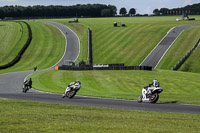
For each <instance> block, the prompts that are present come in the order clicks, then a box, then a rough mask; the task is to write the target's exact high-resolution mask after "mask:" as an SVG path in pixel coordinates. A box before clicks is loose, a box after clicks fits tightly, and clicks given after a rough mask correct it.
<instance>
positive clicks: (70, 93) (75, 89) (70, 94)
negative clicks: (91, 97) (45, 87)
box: [62, 85, 80, 98]
mask: <svg viewBox="0 0 200 133" xmlns="http://www.w3.org/2000/svg"><path fill="white" fill-rule="evenodd" d="M79 89H80V88H78V87H77V86H75V85H72V86H71V85H69V86H68V87H67V88H66V91H65V94H63V95H62V98H64V97H68V98H73V97H74V96H75V95H76V93H77V92H78V91H79Z"/></svg>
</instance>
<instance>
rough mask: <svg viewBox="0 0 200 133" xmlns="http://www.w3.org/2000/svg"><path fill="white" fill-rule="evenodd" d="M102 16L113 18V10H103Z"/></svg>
mask: <svg viewBox="0 0 200 133" xmlns="http://www.w3.org/2000/svg"><path fill="white" fill-rule="evenodd" d="M101 16H102V17H111V16H112V14H111V10H110V9H103V10H101Z"/></svg>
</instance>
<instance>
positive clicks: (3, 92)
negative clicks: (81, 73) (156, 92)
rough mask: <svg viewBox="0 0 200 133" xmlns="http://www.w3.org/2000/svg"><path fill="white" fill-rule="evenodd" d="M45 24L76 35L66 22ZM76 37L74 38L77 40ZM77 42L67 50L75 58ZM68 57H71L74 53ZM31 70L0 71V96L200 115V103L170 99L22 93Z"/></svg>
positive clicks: (66, 57) (72, 43)
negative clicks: (151, 100)
mask: <svg viewBox="0 0 200 133" xmlns="http://www.w3.org/2000/svg"><path fill="white" fill-rule="evenodd" d="M46 23H49V24H52V25H54V26H55V27H57V28H60V31H61V32H62V33H63V35H65V37H66V38H67V36H68V37H69V38H71V37H72V38H73V37H75V36H76V35H75V34H74V32H70V31H71V30H70V29H69V28H67V27H66V26H63V25H62V26H61V25H60V24H56V23H50V22H46ZM58 25H59V26H58ZM66 32H67V34H66ZM71 35H72V36H71ZM76 37H77V36H76ZM76 37H75V38H73V39H77V38H76ZM73 39H72V40H73ZM75 43H76V44H75ZM69 45H76V46H75V47H73V46H69ZM78 45H79V40H76V41H75V42H74V41H72V42H70V41H69V40H68V41H67V47H66V49H68V48H72V49H71V50H70V51H71V52H72V53H73V51H75V52H74V55H73V57H74V58H77V56H78V55H77V54H78V53H79V52H77V51H79V50H77V49H75V50H74V49H73V48H77V47H79V46H78ZM66 51H67V50H66ZM68 56H69V55H68V54H66V53H65V54H64V56H63V58H64V59H68ZM63 58H62V59H61V60H60V61H59V62H58V63H57V64H60V63H61V64H62V63H63ZM69 58H71V56H70V57H69ZM57 64H56V65H57ZM50 69H52V68H50ZM31 73H34V71H23V72H13V73H7V74H1V75H0V98H5V99H17V100H27V101H40V102H47V103H59V104H70V105H80V106H94V107H106V108H116V109H127V110H143V111H156V112H174V113H189V114H200V106H198V105H186V104H176V101H171V102H169V103H157V104H150V103H138V102H137V101H133V100H114V99H106V98H94V97H83V96H75V97H74V98H73V99H68V98H61V95H60V94H50V93H45V92H39V91H36V90H33V89H31V90H30V91H28V92H27V93H22V85H23V80H24V78H25V77H26V76H28V75H29V74H31ZM33 82H34V81H33ZM161 95H162V94H161Z"/></svg>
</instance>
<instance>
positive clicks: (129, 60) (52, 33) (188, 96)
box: [0, 16, 200, 133]
mask: <svg viewBox="0 0 200 133" xmlns="http://www.w3.org/2000/svg"><path fill="white" fill-rule="evenodd" d="M195 17H196V21H180V22H176V21H175V19H176V18H177V16H175V17H174V16H173V17H132V18H123V17H122V18H80V19H79V22H80V23H77V24H70V23H68V21H69V20H71V19H56V20H53V21H56V22H59V23H62V24H65V25H67V26H69V27H70V28H71V29H72V30H73V31H75V32H76V33H77V34H78V36H79V38H80V41H81V53H80V56H79V60H81V59H84V60H86V58H87V54H86V53H87V28H88V27H90V28H91V29H92V31H93V56H94V63H125V65H139V64H140V63H141V61H142V60H143V59H144V58H145V57H146V56H147V55H148V54H149V52H150V51H151V50H152V49H153V48H154V47H155V46H156V45H157V43H158V42H159V41H160V40H161V39H162V37H164V35H165V34H166V33H167V31H168V30H169V29H171V28H172V27H173V26H176V25H184V24H195V23H199V22H200V21H199V17H198V16H195ZM113 22H121V23H125V24H126V25H127V27H113ZM28 23H29V24H30V25H31V28H32V31H33V41H32V43H31V45H30V47H29V48H28V49H27V51H26V53H25V54H24V56H23V57H22V59H21V60H20V62H19V63H18V64H16V65H15V66H13V67H11V68H9V69H6V70H1V71H0V73H5V72H13V71H22V70H30V69H33V66H35V65H37V66H38V68H39V69H44V68H48V67H50V66H52V65H54V64H55V63H56V62H57V61H58V60H59V59H60V57H61V56H62V54H63V52H64V46H65V40H64V37H63V36H62V34H61V33H60V32H59V30H57V29H56V28H54V27H52V26H49V25H46V24H43V23H39V22H28ZM0 28H1V27H0ZM199 30H200V29H199V28H197V27H195V28H190V29H187V30H185V31H184V32H183V33H182V35H181V36H180V38H178V39H177V41H176V42H175V43H174V45H173V46H172V47H171V48H170V49H169V51H168V52H167V54H166V56H165V57H164V58H163V60H162V61H161V63H160V64H159V66H158V69H156V70H154V71H53V70H51V71H43V72H36V73H34V74H33V75H31V76H30V77H31V78H32V80H33V88H35V89H37V90H41V91H48V92H54V93H60V94H61V93H63V92H64V90H65V88H66V87H67V85H68V84H69V83H70V82H72V81H74V80H77V79H79V80H81V82H82V88H81V89H80V91H79V92H78V93H77V94H78V95H83V96H95V97H107V98H114V99H131V100H136V99H137V97H138V96H139V95H140V94H141V89H142V88H143V87H144V86H145V85H147V84H149V83H151V82H152V80H153V79H155V78H157V79H158V81H159V82H160V84H161V87H163V89H164V91H163V92H162V93H161V94H160V99H159V101H158V102H161V103H185V104H197V105H200V102H199V101H200V89H199V88H200V80H199V76H200V75H199V73H198V72H199V63H198V62H199V59H198V57H199V52H200V51H199V49H197V50H196V51H195V53H194V54H192V56H191V57H190V58H189V59H188V60H187V62H186V63H185V64H184V65H183V66H182V67H181V69H180V70H182V71H187V72H181V71H170V70H169V69H171V67H173V66H174V63H175V64H176V63H177V62H178V61H179V60H180V59H181V58H182V56H184V55H185V53H187V51H188V49H189V50H190V48H191V47H193V46H194V44H195V43H196V41H197V40H198V34H199ZM0 34H1V31H0ZM13 42H14V41H13ZM193 43H194V44H193ZM180 45H181V47H182V48H181V50H177V48H178V47H179V46H180ZM58 46H59V47H58ZM42 51H45V52H42ZM175 52H176V54H175ZM175 56H176V57H177V58H175ZM162 69H166V70H162ZM194 72H197V73H194ZM199 125H200V121H199V115H190V114H174V113H158V112H144V111H128V110H119V109H107V108H95V107H81V106H71V105H60V104H47V103H40V102H24V101H14V100H2V99H1V100H0V132H12V131H15V132H56V131H58V132H152V133H154V132H198V131H199V130H200V129H199Z"/></svg>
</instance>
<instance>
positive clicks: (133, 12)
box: [128, 8, 136, 16]
mask: <svg viewBox="0 0 200 133" xmlns="http://www.w3.org/2000/svg"><path fill="white" fill-rule="evenodd" d="M128 14H129V15H130V16H134V15H135V14H136V10H135V8H131V9H130V10H129V13H128Z"/></svg>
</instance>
